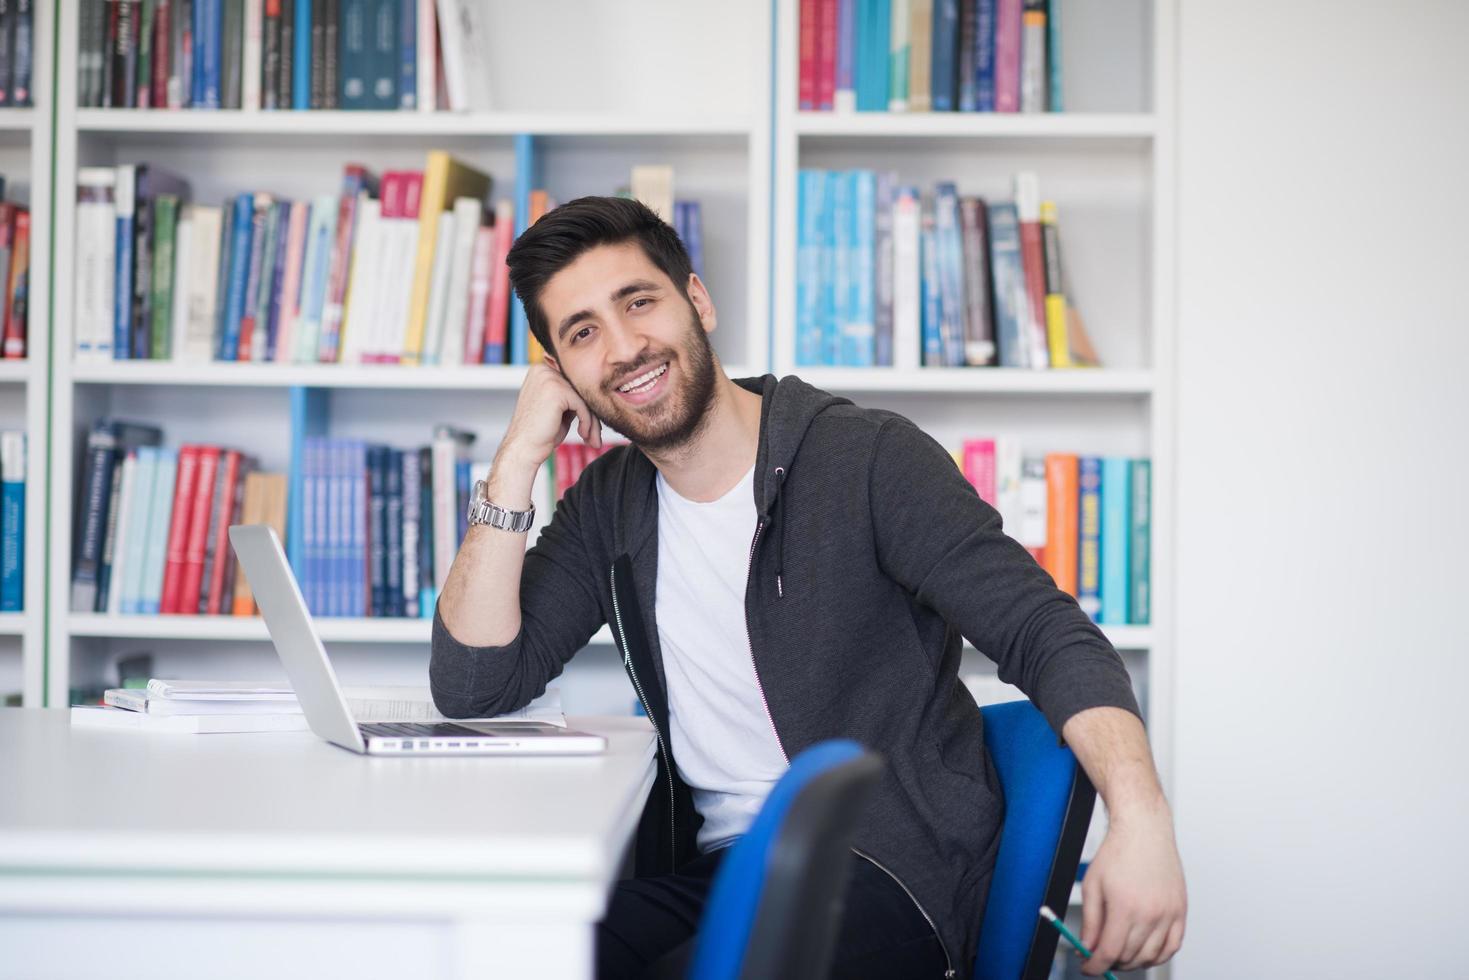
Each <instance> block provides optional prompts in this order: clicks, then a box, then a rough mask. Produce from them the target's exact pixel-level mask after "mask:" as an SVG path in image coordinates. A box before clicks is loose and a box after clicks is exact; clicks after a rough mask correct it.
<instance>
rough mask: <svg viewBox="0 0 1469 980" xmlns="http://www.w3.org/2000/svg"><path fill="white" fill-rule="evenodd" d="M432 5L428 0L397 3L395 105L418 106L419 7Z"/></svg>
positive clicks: (414, 107) (399, 106)
mask: <svg viewBox="0 0 1469 980" xmlns="http://www.w3.org/2000/svg"><path fill="white" fill-rule="evenodd" d="M424 4H428V5H429V6H433V4H432V3H431V2H430V0H403V2H401V3H400V4H399V5H398V15H399V19H398V82H397V89H398V90H397V107H398V108H399V109H406V110H409V111H411V110H414V109H417V108H418V72H419V66H418V52H419V40H418V21H419V8H420V7H421V6H423V5H424Z"/></svg>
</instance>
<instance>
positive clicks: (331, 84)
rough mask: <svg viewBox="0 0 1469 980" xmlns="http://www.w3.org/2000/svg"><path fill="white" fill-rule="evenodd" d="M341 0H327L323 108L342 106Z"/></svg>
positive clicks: (323, 44)
mask: <svg viewBox="0 0 1469 980" xmlns="http://www.w3.org/2000/svg"><path fill="white" fill-rule="evenodd" d="M341 23H342V5H341V0H327V2H326V28H325V31H324V32H323V37H322V49H323V50H324V51H325V53H326V70H325V71H324V72H323V73H322V80H321V94H322V99H323V103H322V108H323V109H339V108H341V98H340V94H339V93H340V92H341V61H340V51H341V41H340V36H339V35H340V33H341Z"/></svg>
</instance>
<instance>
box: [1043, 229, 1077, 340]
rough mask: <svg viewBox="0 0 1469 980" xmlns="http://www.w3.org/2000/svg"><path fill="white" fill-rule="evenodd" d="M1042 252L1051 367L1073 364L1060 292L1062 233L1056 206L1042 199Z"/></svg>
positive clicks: (1064, 298)
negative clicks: (1058, 227) (1057, 225)
mask: <svg viewBox="0 0 1469 980" xmlns="http://www.w3.org/2000/svg"><path fill="white" fill-rule="evenodd" d="M1041 252H1042V257H1041V258H1042V262H1043V264H1044V274H1043V276H1042V278H1043V279H1044V281H1045V317H1046V340H1047V342H1048V348H1049V351H1050V355H1051V366H1052V367H1058V368H1064V367H1072V366H1073V363H1072V360H1071V342H1070V340H1069V339H1068V337H1067V326H1066V297H1065V295H1064V294H1062V292H1061V281H1062V280H1061V236H1060V233H1059V232H1058V231H1057V227H1056V205H1055V204H1054V203H1053V202H1051V201H1042V202H1041Z"/></svg>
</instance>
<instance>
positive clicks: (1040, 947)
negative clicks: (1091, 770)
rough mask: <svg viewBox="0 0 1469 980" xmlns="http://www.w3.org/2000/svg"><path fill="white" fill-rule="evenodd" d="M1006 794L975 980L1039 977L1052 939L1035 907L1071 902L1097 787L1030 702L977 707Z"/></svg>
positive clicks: (1047, 965)
mask: <svg viewBox="0 0 1469 980" xmlns="http://www.w3.org/2000/svg"><path fill="white" fill-rule="evenodd" d="M980 714H981V716H982V717H983V718H984V742H985V748H986V749H987V750H988V751H989V754H990V758H991V760H992V761H993V762H994V764H995V770H996V772H997V773H998V774H999V778H1000V787H1001V789H1002V790H1003V791H1004V794H1005V822H1004V825H1003V826H1002V827H1001V830H1000V851H999V855H998V857H997V858H996V859H995V873H994V877H993V878H992V879H991V881H990V892H989V900H988V902H987V903H986V904H985V912H984V922H983V923H982V924H981V926H980V932H979V949H978V953H977V954H976V956H975V963H974V977H975V980H1043V978H1045V977H1046V976H1048V975H1049V973H1050V970H1051V962H1052V960H1053V958H1054V957H1055V955H1056V940H1057V938H1058V936H1057V933H1056V930H1055V928H1054V927H1052V926H1050V925H1049V924H1047V923H1046V922H1044V921H1043V920H1042V919H1041V917H1040V915H1039V909H1040V907H1041V906H1042V905H1049V906H1050V907H1051V908H1052V909H1054V910H1055V911H1056V913H1057V914H1058V915H1060V914H1064V909H1065V908H1066V906H1067V904H1068V903H1069V901H1070V897H1071V886H1072V884H1073V883H1074V882H1075V880H1076V869H1077V867H1078V865H1079V864H1080V862H1081V847H1082V844H1083V843H1084V842H1085V841H1086V832H1087V827H1088V825H1089V824H1090V823H1091V817H1092V806H1093V804H1094V803H1095V801H1096V791H1095V790H1094V789H1093V788H1092V784H1091V781H1090V780H1088V779H1087V777H1086V771H1085V770H1084V769H1082V768H1081V766H1079V765H1077V763H1076V756H1074V755H1072V753H1071V750H1070V749H1069V748H1065V747H1064V746H1061V745H1058V744H1057V741H1056V736H1055V733H1054V732H1052V731H1051V726H1050V724H1049V723H1048V722H1047V721H1046V717H1045V715H1043V714H1041V712H1040V710H1039V709H1037V708H1036V706H1035V705H1033V704H1031V703H1030V702H1029V701H1009V702H1006V703H1004V704H992V705H986V706H985V707H983V708H981V709H980Z"/></svg>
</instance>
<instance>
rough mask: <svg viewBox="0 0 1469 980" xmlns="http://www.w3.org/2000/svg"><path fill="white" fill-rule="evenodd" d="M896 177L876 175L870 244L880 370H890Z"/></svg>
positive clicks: (875, 344) (876, 357)
mask: <svg viewBox="0 0 1469 980" xmlns="http://www.w3.org/2000/svg"><path fill="white" fill-rule="evenodd" d="M897 183H898V175H897V174H896V173H894V172H892V171H890V170H884V171H881V172H880V173H878V175H877V202H876V207H877V214H876V216H875V221H874V224H875V225H876V227H875V229H874V231H873V241H874V242H876V246H877V256H876V258H875V260H874V263H873V271H872V299H873V303H874V304H875V309H874V311H873V320H872V326H873V361H874V363H875V364H877V365H878V366H879V367H892V366H893V269H894V265H895V263H896V257H895V256H894V254H893V206H894V200H895V198H896V197H897Z"/></svg>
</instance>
